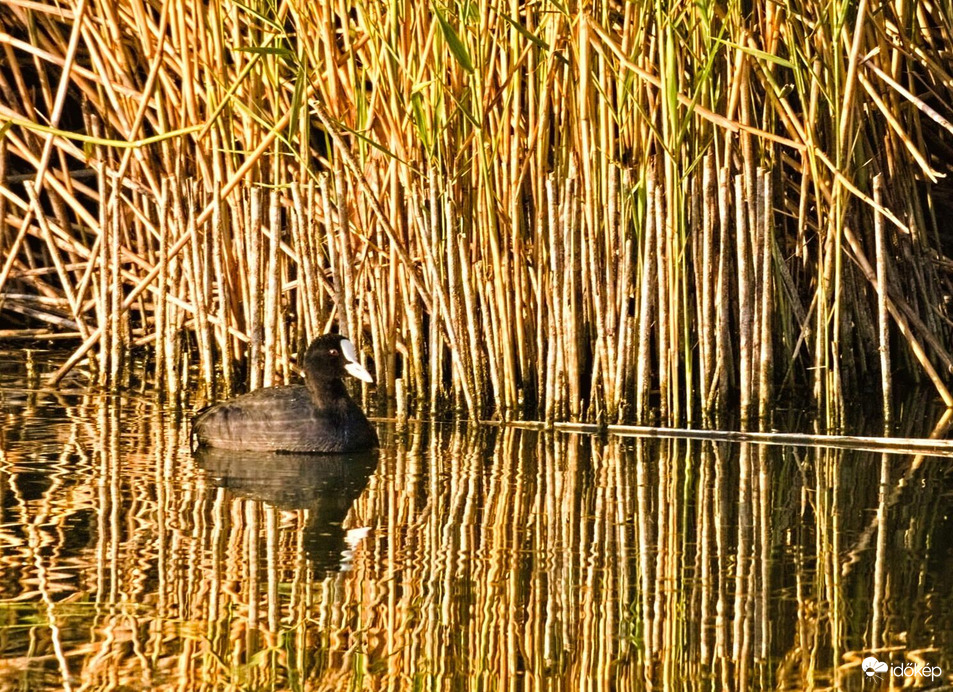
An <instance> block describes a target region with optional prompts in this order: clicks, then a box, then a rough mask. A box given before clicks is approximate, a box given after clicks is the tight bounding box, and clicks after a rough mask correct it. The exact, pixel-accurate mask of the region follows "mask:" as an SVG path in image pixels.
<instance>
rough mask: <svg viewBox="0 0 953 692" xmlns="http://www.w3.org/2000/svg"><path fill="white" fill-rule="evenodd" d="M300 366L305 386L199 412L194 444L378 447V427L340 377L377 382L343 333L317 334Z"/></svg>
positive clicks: (279, 448) (329, 450)
mask: <svg viewBox="0 0 953 692" xmlns="http://www.w3.org/2000/svg"><path fill="white" fill-rule="evenodd" d="M301 369H302V370H303V371H304V382H305V384H304V386H301V385H293V386H286V387H267V388H265V389H259V390H257V391H254V392H251V393H249V394H245V395H242V396H238V397H235V398H233V399H229V400H228V401H223V402H221V403H219V404H215V405H214V406H209V407H208V408H205V409H203V410H201V411H199V412H198V413H197V414H196V416H195V418H194V419H193V420H192V446H193V449H194V448H197V447H200V446H203V445H205V446H209V447H217V448H220V449H235V450H247V451H259V452H266V451H270V452H320V453H325V454H340V453H344V452H359V451H363V450H367V449H373V448H374V447H377V445H378V441H377V431H376V430H374V426H372V425H371V424H370V422H369V421H368V420H367V417H366V416H365V415H364V412H363V411H361V409H360V407H359V406H358V405H357V404H356V403H354V400H353V399H351V397H350V396H348V393H347V389H346V388H345V387H344V382H342V381H341V378H342V377H344V376H345V375H353V376H354V377H357V378H358V379H361V380H364V381H365V382H373V381H374V380H373V378H372V377H371V375H370V373H368V372H367V370H365V369H364V367H363V366H362V365H361V364H360V363H359V362H358V361H357V353H356V352H355V350H354V344H352V343H351V342H350V341H348V340H347V339H345V338H344V337H342V336H340V335H339V334H325V335H323V336H319V337H318V338H317V339H315V340H314V341H312V342H311V345H310V346H309V347H308V350H307V351H306V352H305V354H304V360H303V362H302V368H301Z"/></svg>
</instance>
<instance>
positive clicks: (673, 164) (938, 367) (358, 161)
mask: <svg viewBox="0 0 953 692" xmlns="http://www.w3.org/2000/svg"><path fill="white" fill-rule="evenodd" d="M796 5H798V3H796ZM670 10H671V11H670ZM84 12H85V14H86V16H87V20H88V22H87V24H84V30H83V32H82V33H81V35H80V36H79V37H78V38H77V41H78V47H79V49H78V52H77V53H76V56H75V59H74V56H73V55H72V54H69V55H67V54H66V52H67V45H68V43H69V41H68V38H69V36H70V35H71V32H72V22H71V21H67V20H66V19H65V18H63V17H62V16H60V15H57V14H55V13H52V12H46V11H43V10H40V9H37V7H36V6H35V4H31V3H25V2H19V0H11V2H10V3H8V7H7V8H6V9H4V10H3V12H2V13H0V43H2V44H3V48H4V50H5V51H6V54H7V55H8V57H9V58H10V60H9V61H8V62H9V65H7V66H6V67H5V68H4V71H3V72H2V75H0V76H2V83H0V154H2V155H0V192H2V195H0V246H2V251H3V252H2V257H3V265H2V269H0V311H2V316H3V321H4V323H5V324H4V325H3V328H4V333H10V334H15V333H17V332H19V333H21V334H23V335H27V334H31V333H35V330H36V329H37V328H39V327H42V328H44V329H46V328H48V329H51V330H62V331H69V332H70V333H73V332H75V333H77V334H78V335H79V337H80V338H81V339H82V345H81V346H79V347H78V348H77V349H76V352H75V357H74V358H72V359H70V361H69V363H68V364H67V365H66V366H64V369H63V370H62V371H61V372H60V373H58V374H57V378H61V377H62V376H63V375H64V374H65V372H66V371H67V370H68V368H70V367H73V366H74V365H75V363H77V362H80V361H81V360H82V359H83V358H86V357H90V356H92V357H93V360H94V361H95V363H96V365H97V368H98V370H99V371H100V373H101V375H100V377H101V381H102V383H103V384H104V385H105V386H112V385H111V383H112V382H113V381H114V380H121V375H120V373H121V369H122V368H121V364H122V362H123V360H124V359H125V358H126V356H127V351H128V350H129V348H130V347H132V346H133V345H134V344H142V345H147V346H148V345H150V344H154V346H149V349H150V350H149V351H148V353H149V355H150V357H154V358H155V361H156V378H157V383H158V384H159V385H160V388H163V389H171V388H173V387H174V385H173V383H174V382H176V381H179V380H180V379H181V375H182V373H183V372H191V371H192V369H194V376H195V377H198V378H200V379H201V380H202V381H203V382H204V383H205V384H206V385H208V386H212V385H214V384H221V385H223V387H224V389H223V390H222V391H224V392H228V391H232V390H233V389H245V388H255V387H258V386H261V385H264V384H270V383H278V382H282V381H287V380H288V379H290V378H291V376H292V369H291V367H290V364H291V361H292V360H293V356H294V355H295V353H296V352H297V351H300V348H301V345H302V344H304V343H305V342H306V341H307V339H308V338H309V337H312V336H314V335H315V334H317V333H319V332H322V331H325V330H327V329H328V328H332V327H335V326H336V328H337V329H339V330H340V331H341V332H343V333H346V334H348V335H349V336H350V337H351V338H352V339H353V340H354V342H355V343H356V344H358V345H359V346H361V349H362V353H363V354H364V355H363V357H364V358H373V360H374V362H375V364H376V367H377V372H378V382H377V395H378V398H379V400H380V401H381V402H393V401H395V400H396V397H397V394H398V387H400V389H401V392H402V401H405V402H406V404H407V406H408V409H409V410H410V411H414V410H416V411H426V412H434V413H444V412H453V411H456V412H457V413H459V414H463V415H467V416H470V417H474V418H482V417H487V416H496V417H498V418H501V419H510V418H519V417H527V416H538V417H540V418H544V419H546V420H550V421H553V420H559V419H569V420H591V421H610V422H611V421H636V422H646V421H649V420H653V419H655V420H661V421H664V422H668V423H684V422H689V421H694V419H695V416H697V415H699V414H701V415H703V416H705V417H710V416H712V415H719V414H720V413H724V412H726V411H730V410H732V409H735V408H737V409H740V411H741V412H742V413H743V415H745V416H750V417H751V418H755V417H757V418H759V419H761V420H762V424H766V423H764V421H765V418H766V416H767V414H768V412H769V411H770V409H771V402H772V401H773V400H776V399H775V398H776V397H777V396H778V395H779V394H780V393H781V392H789V393H792V394H794V395H795V396H796V395H797V393H802V392H803V393H806V392H810V396H812V397H813V399H814V402H815V404H816V405H817V406H818V408H819V409H820V410H821V411H822V412H824V413H825V414H826V417H827V420H828V422H829V423H830V424H831V425H832V426H836V425H837V424H838V421H839V420H840V418H841V414H842V411H843V405H844V404H843V402H844V399H845V398H846V397H847V396H848V395H849V393H850V392H851V391H856V390H860V389H862V388H863V386H864V383H865V382H866V381H867V380H868V379H869V377H871V376H873V377H876V373H877V371H882V370H884V369H887V368H889V367H893V368H894V369H895V370H900V369H904V370H907V371H908V374H909V375H910V376H911V377H914V378H916V377H920V378H922V379H923V380H924V381H925V382H928V383H930V384H931V385H932V386H933V387H935V388H936V390H937V393H938V395H939V396H940V397H941V398H942V399H943V400H944V401H947V402H948V403H953V396H951V395H950V394H949V391H948V385H949V377H950V374H949V366H950V365H951V363H953V359H951V357H950V352H951V351H953V343H951V330H950V329H949V326H948V325H949V324H950V323H951V316H950V315H949V314H948V310H949V308H948V307H947V304H946V302H945V301H944V299H943V296H944V295H945V294H947V293H948V292H949V290H950V289H951V284H953V261H951V260H950V259H949V258H947V256H946V254H945V245H944V242H945V241H944V233H945V232H946V231H945V230H944V227H943V223H944V222H945V218H946V216H944V209H945V207H944V206H943V205H944V204H946V201H945V199H946V198H945V196H944V193H943V189H942V186H943V185H945V184H946V183H945V182H944V179H943V178H942V177H941V175H942V172H943V170H945V168H946V167H948V166H949V164H950V161H949V157H946V158H944V157H945V155H944V154H943V152H946V151H951V150H953V146H951V143H953V127H951V126H950V125H949V122H950V120H951V119H953V118H951V115H950V113H949V112H947V110H944V108H945V107H941V106H939V105H937V104H943V103H949V102H951V101H953V98H950V96H951V94H950V93H949V92H950V86H949V80H948V79H947V78H946V76H945V72H943V70H942V67H941V66H942V65H943V64H945V61H946V59H947V58H948V57H949V56H948V55H947V54H946V53H947V52H948V49H946V48H944V47H943V46H944V45H945V44H943V42H942V41H938V40H936V36H935V34H936V32H937V31H938V30H937V29H936V27H938V26H949V25H950V23H951V22H953V14H951V12H950V10H949V8H946V7H945V6H943V5H942V4H940V3H937V4H930V5H928V6H924V7H923V8H922V9H921V11H919V12H917V13H915V16H910V17H909V22H908V23H909V24H910V26H908V27H906V28H904V30H903V31H902V32H901V31H900V30H899V29H898V28H897V27H898V26H899V25H898V24H897V23H896V22H894V21H893V20H891V19H890V17H891V16H893V15H892V13H899V14H900V15H903V16H906V15H907V14H909V13H904V11H903V8H902V7H900V5H898V4H897V3H888V4H887V5H886V6H884V8H881V9H878V10H877V11H876V12H874V11H872V9H871V8H870V7H869V6H868V5H866V4H861V5H860V6H859V7H858V8H854V9H851V10H850V11H849V12H848V15H849V17H848V18H847V21H845V20H844V17H843V16H841V15H840V14H839V11H838V10H837V9H836V8H834V7H829V8H828V7H825V8H821V9H818V8H815V7H813V6H811V7H810V8H808V7H807V6H806V5H805V6H803V7H798V6H795V7H791V8H788V9H787V10H786V11H783V12H782V11H781V10H780V9H779V8H775V7H774V6H772V7H771V8H768V9H764V10H763V11H762V10H761V9H752V10H750V11H745V9H744V8H742V7H741V6H732V7H730V8H728V9H725V10H724V11H720V12H721V13H720V14H718V13H716V12H715V10H714V9H713V8H709V7H702V6H695V5H687V6H684V7H680V8H677V9H674V10H672V9H671V8H668V7H667V6H666V5H664V4H663V3H656V4H654V5H649V6H636V5H624V6H622V7H616V6H615V5H612V4H611V3H602V2H597V3H596V4H595V5H591V6H587V7H586V8H584V9H582V10H580V9H578V8H576V9H574V8H570V7H568V6H562V5H555V4H554V5H548V4H546V3H544V4H543V5H532V6H525V7H523V6H520V7H514V8H503V7H501V6H497V5H494V4H493V3H488V2H486V0H483V1H481V2H478V3H477V4H476V5H475V6H473V7H471V10H470V11H468V12H464V11H463V9H462V8H461V7H457V6H455V5H450V6H447V7H445V8H441V9H440V11H439V12H438V11H437V10H436V9H435V8H434V7H431V6H428V5H422V6H407V7H396V6H394V7H392V6H370V5H365V4H361V3H359V6H358V8H357V11H356V12H354V13H348V12H345V11H344V9H343V8H339V7H337V6H326V5H321V6H313V5H311V4H308V3H303V2H298V1H297V0H293V1H292V2H291V3H290V4H285V5H282V6H281V7H280V8H272V9H261V10H260V11H259V10H256V11H254V12H253V11H250V10H248V9H246V8H244V7H238V8H237V9H236V7H234V6H232V5H230V4H229V3H227V2H224V0H215V1H214V2H212V3H211V4H208V3H205V4H201V3H199V4H195V3H191V2H186V3H185V5H181V6H177V7H176V8H171V7H169V8H165V9H163V10H162V11H159V10H158V9H156V8H152V7H148V6H145V5H142V4H141V3H138V2H136V1H135V0H121V2H120V6H119V8H118V11H116V12H111V11H110V12H107V11H106V10H105V9H102V8H99V7H92V6H89V7H86V8H85V9H84ZM808 17H811V20H810V23H808V19H807V18H808ZM905 21H906V20H905ZM143 27H147V29H148V30H144V29H143ZM23 36H29V37H30V40H29V41H28V40H25V39H24V38H22V37H23ZM116 36H123V37H125V38H123V39H122V41H121V42H119V43H118V44H117V43H116V38H115V37H116ZM885 36H886V37H888V38H889V40H888V41H887V42H886V43H884V40H883V37H885ZM106 47H111V48H109V49H108V50H107V48H106ZM62 64H67V65H69V66H70V67H69V70H68V71H66V72H63V71H62V70H61V68H60V67H59V66H60V65H62ZM898 74H916V75H918V76H917V80H919V81H914V82H911V83H901V82H900V81H898V80H897V77H896V75H898ZM35 79H38V80H39V83H46V84H50V85H53V84H58V83H59V80H60V79H62V80H64V81H63V85H64V86H63V89H64V90H63V91H62V94H64V96H63V97H62V99H65V101H64V102H63V103H65V104H66V108H65V109H63V108H62V103H60V104H59V105H58V103H57V97H54V94H53V90H52V89H49V90H45V89H40V90H39V91H37V92H36V93H34V92H33V91H32V90H31V89H30V88H29V85H30V84H31V83H33V81H34V80H35ZM927 90H932V92H933V94H934V96H933V97H931V98H934V99H935V101H934V100H930V99H927V98H925V97H924V94H925V93H926V91H927ZM57 96H58V94H57ZM81 106H82V108H81ZM81 110H83V111H85V112H86V113H87V114H88V115H87V117H86V118H85V119H84V118H80V117H75V116H73V115H71V114H75V113H79V112H80V111H81ZM54 116H55V117H54ZM51 123H52V124H51ZM914 133H916V134H914ZM130 147H132V148H130ZM876 174H881V175H884V176H885V177H886V179H887V180H888V181H889V182H888V183H887V185H885V188H884V190H883V192H882V194H880V196H879V197H878V196H875V195H874V192H873V188H872V180H873V179H874V176H875V175H876ZM164 181H166V182H164ZM28 182H29V183H31V184H32V185H33V193H35V194H34V196H31V193H30V192H29V190H30V187H29V186H28V185H26V183H28ZM164 190H165V193H164ZM947 216H948V214H947ZM875 220H877V223H882V224H883V228H882V233H881V232H878V233H877V234H874V233H872V232H871V230H872V229H873V227H874V223H875ZM875 241H876V242H875ZM871 259H872V260H873V261H871ZM874 266H876V267H877V268H878V270H879V271H880V273H879V274H878V273H877V272H874V271H868V270H871V269H872V268H873V267H874ZM22 295H31V296H37V297H42V298H45V299H49V301H50V302H48V303H34V304H27V302H26V299H22V298H16V297H15V296H22ZM37 305H41V307H39V308H38V307H37ZM883 309H886V310H887V318H885V319H882V314H883ZM878 310H880V312H878ZM874 314H878V315H881V318H878V320H875V319H874V318H873V317H872V315H874ZM875 323H876V324H877V332H876V333H877V334H878V335H879V336H878V338H873V336H874V325H875ZM891 325H892V326H891ZM29 330H34V331H33V332H31V331H29ZM891 333H893V335H894V338H892V339H891V338H890V335H891ZM888 340H890V341H892V343H893V346H892V348H893V350H894V354H890V353H887V352H886V351H885V350H884V349H886V348H887V346H886V344H887V341H888ZM152 349H154V350H152ZM882 354H883V355H884V356H886V357H889V356H891V355H893V356H894V357H893V358H892V359H891V360H890V362H889V363H888V362H887V361H885V360H882V358H881V355H882ZM398 381H399V382H400V385H398Z"/></svg>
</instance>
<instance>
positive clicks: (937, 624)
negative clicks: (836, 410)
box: [0, 352, 953, 691]
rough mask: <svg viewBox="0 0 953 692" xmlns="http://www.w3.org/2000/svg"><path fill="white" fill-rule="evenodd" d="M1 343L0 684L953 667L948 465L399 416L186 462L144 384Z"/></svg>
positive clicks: (494, 686) (653, 681)
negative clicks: (377, 443)
mask: <svg viewBox="0 0 953 692" xmlns="http://www.w3.org/2000/svg"><path fill="white" fill-rule="evenodd" d="M0 357H2V365H0V388H2V400H0V420H2V426H0V506H2V515H0V522H2V528H0V546H2V548H0V550H2V553H0V689H3V690H7V689H10V690H30V691H33V690H46V689H50V690H58V689H76V690H79V689H82V690H100V689H103V690H106V689H109V690H146V689H176V690H192V689H196V690H218V689H234V690H258V689H262V690H264V689H268V690H285V689H288V690H348V689H370V690H378V689H393V690H401V689H428V690H431V689H432V690H458V689H460V690H464V689H467V690H470V689H473V690H499V689H508V690H509V689H514V690H515V689H555V690H575V689H583V690H589V689H592V690H603V689H604V690H628V689H631V690H640V689H691V690H732V689H737V690H746V689H855V690H870V689H886V688H888V686H890V685H893V686H901V685H904V684H907V685H927V686H933V687H938V686H941V685H948V684H949V682H950V680H951V679H953V675H951V674H953V514H951V507H953V464H951V460H950V459H941V458H935V457H929V456H919V457H915V456H910V455H881V454H879V453H871V452H861V451H849V450H829V449H808V448H797V447H766V446H756V445H752V444H729V443H717V444H712V443H703V442H695V441H691V442H690V441H685V440H644V441H643V440H633V439H619V438H612V437H610V438H607V439H600V438H594V437H590V436H584V435H576V434H561V433H544V432H536V431H527V430H517V429H497V428H479V427H474V426H470V427H467V426H453V425H446V424H410V425H409V426H407V427H406V428H404V429H401V430H398V429H396V428H395V426H394V425H392V424H385V423H381V424H380V430H381V432H382V436H381V437H382V448H381V450H380V452H379V453H374V454H370V455H363V456H361V455H357V456H350V457H323V458H321V457H317V458H315V457H306V456H299V455H282V456H275V455H242V454H239V453H234V452H228V453H208V454H202V455H200V456H196V457H193V455H192V454H191V453H190V451H189V448H188V437H187V427H188V426H187V422H185V421H183V420H180V419H178V418H176V417H175V416H174V415H173V414H172V413H170V412H169V411H166V410H163V408H161V407H160V406H159V405H157V404H156V403H155V400H154V397H152V396H151V395H150V394H149V393H148V392H146V393H125V394H122V395H114V396H106V395H103V394H97V393H93V392H92V391H91V390H85V389H82V388H79V387H77V388H76V389H72V390H71V389H69V388H64V389H61V390H60V391H57V392H51V391H46V390H42V389H41V388H40V387H39V386H38V385H37V384H36V382H37V380H36V378H35V377H34V376H33V375H34V372H35V370H42V371H45V370H48V369H49V368H48V367H46V366H43V367H37V368H34V367H33V366H31V367H30V368H27V367H26V365H25V360H24V357H23V356H22V355H20V354H15V353H12V352H5V353H3V354H0ZM925 430H926V431H927V432H928V431H929V425H926V426H925ZM870 655H874V656H875V657H877V658H878V660H879V661H881V662H883V663H886V664H887V665H888V670H887V671H886V672H883V671H881V672H878V673H877V676H876V677H869V678H868V677H867V676H866V675H865V674H864V672H863V670H862V666H861V662H862V661H863V660H864V658H865V657H867V656H870ZM904 664H907V669H906V670H908V671H909V672H910V673H911V675H913V677H908V678H902V677H898V676H896V675H894V674H893V670H894V666H897V665H901V666H902V665H904ZM924 666H926V668H924ZM915 673H919V676H916V675H915Z"/></svg>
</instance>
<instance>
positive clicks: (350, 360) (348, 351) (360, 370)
mask: <svg viewBox="0 0 953 692" xmlns="http://www.w3.org/2000/svg"><path fill="white" fill-rule="evenodd" d="M341 353H343V354H344V358H345V359H346V360H347V363H345V364H344V369H345V370H347V372H348V374H349V375H352V376H353V377H356V378H357V379H359V380H364V381H365V382H368V383H370V384H373V383H374V378H373V377H371V373H369V372H368V371H367V370H366V369H365V368H364V366H363V365H361V364H360V363H359V362H358V360H357V351H356V350H354V344H352V343H351V342H350V341H349V340H347V339H341Z"/></svg>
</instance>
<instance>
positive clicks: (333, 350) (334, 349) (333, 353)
mask: <svg viewBox="0 0 953 692" xmlns="http://www.w3.org/2000/svg"><path fill="white" fill-rule="evenodd" d="M328 353H330V354H331V355H332V356H337V355H340V353H341V352H340V351H338V350H337V349H336V348H332V349H331V350H330V351H328Z"/></svg>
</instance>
